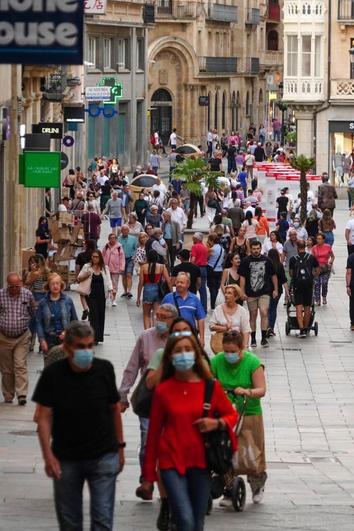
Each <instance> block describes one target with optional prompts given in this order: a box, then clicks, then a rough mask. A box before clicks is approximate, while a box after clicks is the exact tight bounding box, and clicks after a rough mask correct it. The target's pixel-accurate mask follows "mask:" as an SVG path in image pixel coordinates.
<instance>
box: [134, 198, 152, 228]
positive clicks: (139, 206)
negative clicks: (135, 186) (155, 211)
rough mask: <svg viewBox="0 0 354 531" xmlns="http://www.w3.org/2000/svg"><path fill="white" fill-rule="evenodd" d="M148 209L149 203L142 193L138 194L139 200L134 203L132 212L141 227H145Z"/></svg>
mask: <svg viewBox="0 0 354 531" xmlns="http://www.w3.org/2000/svg"><path fill="white" fill-rule="evenodd" d="M148 208H149V203H148V202H147V201H146V199H145V194H144V192H140V194H139V198H138V199H137V200H136V201H135V203H134V211H135V212H136V215H137V217H138V221H139V223H141V225H143V226H144V225H145V218H146V213H147V211H148Z"/></svg>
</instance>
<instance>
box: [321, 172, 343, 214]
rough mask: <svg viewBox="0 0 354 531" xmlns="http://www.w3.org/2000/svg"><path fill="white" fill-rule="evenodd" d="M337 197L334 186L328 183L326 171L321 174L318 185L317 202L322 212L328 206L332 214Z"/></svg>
mask: <svg viewBox="0 0 354 531" xmlns="http://www.w3.org/2000/svg"><path fill="white" fill-rule="evenodd" d="M336 199H338V196H337V192H336V188H335V186H333V185H332V184H329V176H328V173H323V174H322V184H321V185H320V186H319V187H318V195H317V203H318V206H319V208H320V209H321V210H322V212H323V211H324V210H325V209H326V208H328V209H329V210H330V211H331V214H332V216H333V212H334V209H335V208H336Z"/></svg>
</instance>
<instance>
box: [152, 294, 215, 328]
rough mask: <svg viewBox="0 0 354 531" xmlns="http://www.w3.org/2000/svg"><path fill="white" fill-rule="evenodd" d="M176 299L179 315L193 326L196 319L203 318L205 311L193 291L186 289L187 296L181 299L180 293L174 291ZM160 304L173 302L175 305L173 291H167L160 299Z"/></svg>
mask: <svg viewBox="0 0 354 531" xmlns="http://www.w3.org/2000/svg"><path fill="white" fill-rule="evenodd" d="M176 301H177V304H178V308H179V311H180V313H181V317H183V319H185V320H186V321H188V322H189V323H190V324H191V325H192V326H193V327H194V328H196V321H200V320H201V319H205V315H206V314H205V311H204V308H203V306H202V303H201V302H200V300H199V299H198V297H197V296H196V295H194V293H191V292H190V291H188V294H187V297H186V298H185V299H183V298H182V297H181V295H179V294H178V293H177V292H176ZM161 304H173V306H175V305H176V304H175V298H174V296H173V293H168V294H167V295H165V297H164V298H163V300H162V303H161Z"/></svg>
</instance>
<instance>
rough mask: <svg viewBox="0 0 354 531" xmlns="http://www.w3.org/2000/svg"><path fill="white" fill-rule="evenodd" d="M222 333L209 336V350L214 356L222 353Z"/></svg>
mask: <svg viewBox="0 0 354 531" xmlns="http://www.w3.org/2000/svg"><path fill="white" fill-rule="evenodd" d="M223 338H224V332H215V334H212V335H211V336H210V348H211V350H212V351H213V352H214V354H218V353H219V352H222V351H223V350H224V349H223Z"/></svg>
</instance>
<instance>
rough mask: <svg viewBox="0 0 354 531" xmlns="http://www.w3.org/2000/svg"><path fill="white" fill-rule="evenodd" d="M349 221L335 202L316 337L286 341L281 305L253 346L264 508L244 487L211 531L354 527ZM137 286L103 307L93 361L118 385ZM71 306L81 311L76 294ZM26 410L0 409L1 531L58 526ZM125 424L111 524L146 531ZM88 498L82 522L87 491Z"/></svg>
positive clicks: (34, 368)
mask: <svg viewBox="0 0 354 531" xmlns="http://www.w3.org/2000/svg"><path fill="white" fill-rule="evenodd" d="M347 218H348V210H347V209H346V203H345V202H344V201H339V202H338V208H337V209H336V213H335V219H336V222H337V230H336V232H335V246H334V252H335V255H336V260H335V265H334V269H335V274H334V275H332V277H331V279H330V285H329V297H328V305H327V306H322V307H320V308H318V309H317V315H316V320H317V321H318V325H319V335H318V337H315V336H314V335H313V333H311V335H310V337H308V338H306V339H305V340H301V339H298V338H296V337H295V333H294V332H292V333H291V335H290V336H288V337H287V336H286V335H285V318H286V312H285V308H284V307H283V305H282V303H281V304H280V311H279V314H280V315H279V319H278V325H277V329H276V337H275V338H273V339H272V340H271V345H270V347H269V348H268V349H266V350H261V348H260V347H258V348H257V349H256V350H255V352H257V354H258V355H260V356H261V358H262V359H263V360H264V363H265V367H266V377H267V385H268V390H267V394H266V397H265V399H264V400H263V408H264V419H265V436H266V448H267V450H266V457H267V462H268V481H267V483H266V488H265V496H264V499H263V502H262V503H261V504H259V505H253V504H252V503H251V495H250V491H248V492H247V496H248V499H247V504H246V508H245V511H244V512H242V513H235V512H234V511H233V510H232V509H225V508H220V507H219V506H218V503H217V501H216V502H214V508H213V511H212V513H211V515H210V516H208V517H207V520H206V529H207V530H208V531H210V530H218V531H222V530H232V529H240V530H241V529H243V530H246V529H247V530H248V531H258V530H268V529H277V530H281V531H284V530H288V529H289V530H290V529H291V530H294V529H296V530H301V531H305V530H311V531H315V530H316V531H326V530H328V531H329V530H333V529H338V530H340V531H352V530H353V529H354V348H353V341H354V332H351V331H350V327H349V324H350V323H349V316H348V297H347V295H346V291H345V278H344V277H345V264H346V255H347V249H346V245H345V240H344V227H345V223H346V221H347ZM200 223H201V222H200V221H198V222H197V225H198V224H199V225H200ZM102 241H104V239H102ZM136 285H137V281H136V278H135V281H134V298H133V299H131V300H127V299H121V298H119V302H118V305H117V307H113V308H112V307H110V308H108V310H107V318H106V333H105V341H104V345H100V346H98V347H97V348H96V355H97V356H99V357H104V358H107V359H109V360H110V361H111V362H112V363H113V364H114V366H115V370H116V374H117V380H118V385H119V383H120V380H121V376H122V372H123V369H124V367H125V365H126V363H127V361H128V359H129V356H130V354H131V351H132V349H133V346H134V343H135V340H136V338H137V336H138V335H139V333H140V332H141V331H142V329H143V323H142V311H141V309H140V308H137V306H136V302H135V298H136V297H135V293H136V290H135V288H136ZM75 303H76V305H77V308H78V310H81V308H80V306H79V301H78V299H76V298H75ZM209 315H210V312H209ZM208 343H209V336H208V339H207V345H208ZM37 350H38V349H37V347H36V349H35V352H33V353H31V354H30V357H29V367H30V382H31V390H33V387H34V385H35V382H36V381H37V379H38V376H39V374H40V371H41V369H42V365H43V361H42V357H41V355H38V353H37ZM63 393H65V388H63ZM33 413H34V404H33V403H29V404H28V405H27V407H18V406H17V405H11V404H4V403H0V531H20V530H23V531H29V530H36V531H39V530H41V531H42V530H43V531H44V530H46V531H50V530H55V529H57V523H56V517H55V511H54V506H53V495H52V485H51V480H50V479H49V478H47V477H46V475H45V473H44V469H43V460H42V456H41V452H40V448H39V444H38V440H37V436H36V431H35V424H34V423H33V422H32V417H33ZM123 421H124V430H125V440H126V442H127V449H126V459H127V462H126V465H125V469H124V471H123V473H122V474H121V475H120V476H119V479H118V488H117V496H116V513H115V524H114V526H115V527H114V528H115V529H119V530H124V531H130V530H150V529H151V530H152V529H155V528H156V527H155V523H156V517H157V514H158V509H159V504H158V502H157V499H155V500H154V501H153V502H143V501H141V500H139V499H137V498H136V497H135V489H136V487H137V486H138V478H139V463H138V449H139V427H138V419H137V417H136V416H135V415H134V414H133V413H132V412H131V410H128V411H127V412H126V413H125V414H124V415H123ZM180 437H183V433H181V434H180ZM247 488H248V487H247ZM156 493H157V489H155V494H156ZM156 496H157V494H156ZM85 500H86V502H85V513H86V516H87V514H88V503H87V501H88V492H85ZM87 522H88V517H86V525H88V524H87Z"/></svg>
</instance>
